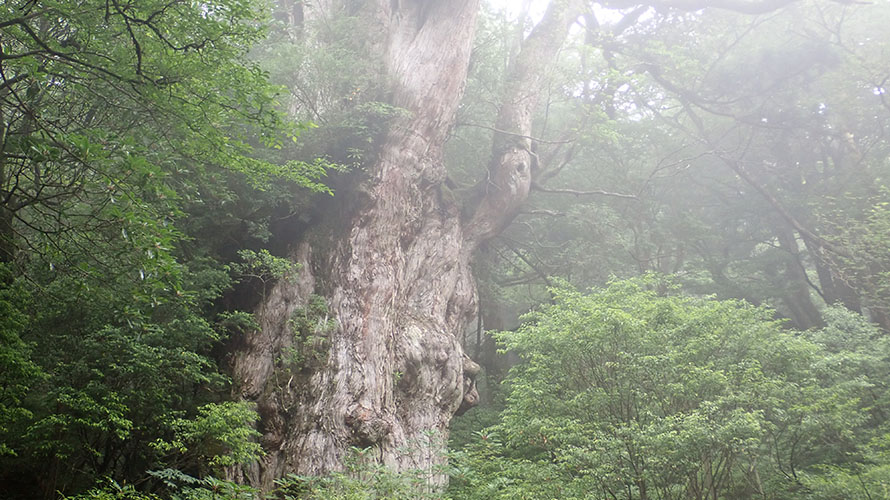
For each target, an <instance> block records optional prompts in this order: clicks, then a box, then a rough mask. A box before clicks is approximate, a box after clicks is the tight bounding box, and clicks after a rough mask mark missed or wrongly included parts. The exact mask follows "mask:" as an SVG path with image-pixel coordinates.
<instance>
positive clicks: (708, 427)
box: [452, 277, 890, 499]
mask: <svg viewBox="0 0 890 500" xmlns="http://www.w3.org/2000/svg"><path fill="white" fill-rule="evenodd" d="M658 290H663V291H664V290H670V287H666V286H665V284H664V283H663V282H661V281H659V280H656V279H654V278H648V277H647V278H641V279H637V280H631V281H625V282H613V283H611V284H610V285H609V286H608V287H607V288H605V289H602V290H596V291H594V292H592V293H591V294H589V295H583V294H581V293H579V292H577V291H574V290H572V289H567V288H559V289H553V290H552V293H553V297H554V302H553V303H552V304H551V305H547V306H544V307H543V308H542V309H541V310H540V311H539V312H535V313H531V314H529V315H528V316H526V317H525V323H524V324H523V326H522V327H520V328H519V330H517V331H516V332H504V333H501V334H499V339H500V340H501V341H502V342H503V345H504V347H505V349H508V350H510V351H511V352H515V353H516V354H518V355H519V356H520V358H521V359H522V361H521V362H520V363H519V364H518V365H516V366H515V367H514V368H513V369H511V371H510V375H509V377H508V379H507V382H506V383H507V387H508V396H507V402H506V409H505V410H504V411H503V413H502V415H501V419H500V422H499V423H498V424H496V425H494V426H492V427H490V428H488V429H486V430H483V431H482V432H481V433H480V434H478V435H477V436H476V439H475V442H473V443H470V444H469V445H467V447H466V449H467V450H468V455H467V456H466V457H464V459H463V464H460V463H459V464H458V465H457V469H458V470H462V471H463V472H462V473H461V474H460V475H457V476H454V477H453V481H452V492H453V494H454V496H455V497H456V498H627V499H634V498H644V497H645V498H665V499H666V498H678V497H682V498H777V499H778V498H782V499H787V498H796V497H797V496H796V495H804V496H805V495H807V494H808V493H807V492H809V491H811V490H813V491H815V490H816V489H818V488H817V485H822V486H819V488H822V489H825V488H824V486H825V484H828V482H829V479H828V477H827V476H824V475H823V474H824V473H825V471H829V473H831V474H835V475H837V474H838V471H845V472H846V473H848V474H855V471H856V470H858V469H857V468H859V467H863V466H866V465H868V464H874V466H869V470H870V471H873V473H874V476H875V477H878V476H880V474H881V470H883V469H882V468H883V467H884V463H886V462H881V461H880V460H875V459H874V458H872V459H866V458H865V455H863V454H864V453H866V452H867V448H868V446H866V445H867V444H868V442H869V440H870V439H871V438H870V436H874V437H875V438H880V437H881V436H882V434H881V433H880V432H878V433H877V434H876V431H875V429H878V428H879V427H880V426H881V425H883V422H884V417H883V415H884V412H885V411H886V410H887V409H888V406H887V404H888V401H887V400H886V399H885V398H886V397H887V395H888V391H887V387H886V384H885V382H884V380H886V375H885V374H886V371H887V370H888V368H890V367H888V364H887V361H886V359H887V357H886V356H887V353H888V351H887V347H888V343H887V341H886V340H885V339H884V338H883V337H881V336H879V335H878V334H877V333H878V332H877V331H876V330H875V328H874V327H873V326H871V325H869V324H868V323H867V322H864V321H863V320H862V319H861V318H860V319H857V317H856V316H855V315H852V314H851V313H848V312H843V311H836V312H834V313H832V315H830V318H831V320H832V324H831V326H829V327H828V328H826V329H824V330H822V331H819V332H814V333H813V334H812V335H811V336H809V337H805V336H802V335H800V334H797V333H795V332H790V331H785V330H782V329H781V328H780V327H779V325H778V323H776V322H775V321H773V320H772V319H770V312H769V311H767V310H764V309H759V308H753V307H751V306H748V305H745V304H744V303H741V302H736V301H716V300H708V299H698V298H689V297H683V296H679V295H675V292H673V291H672V292H670V293H669V294H668V295H664V294H660V293H658ZM851 484H852V483H851ZM870 486H871V487H872V488H878V487H879V486H880V483H877V482H874V483H871V485H870ZM826 491H827V490H826ZM875 491H877V490H875ZM807 498H809V497H807ZM826 498H829V497H826Z"/></svg>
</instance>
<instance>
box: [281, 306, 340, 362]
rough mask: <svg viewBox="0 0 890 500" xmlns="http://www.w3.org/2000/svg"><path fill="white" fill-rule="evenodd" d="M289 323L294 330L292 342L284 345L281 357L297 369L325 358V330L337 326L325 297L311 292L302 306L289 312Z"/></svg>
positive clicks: (326, 333)
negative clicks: (292, 343) (291, 344)
mask: <svg viewBox="0 0 890 500" xmlns="http://www.w3.org/2000/svg"><path fill="white" fill-rule="evenodd" d="M288 326H289V327H290V330H291V332H293V334H294V339H293V340H294V345H293V346H291V347H288V348H285V349H284V356H283V357H282V361H284V362H285V363H287V364H288V365H289V367H290V368H296V369H298V370H299V369H303V368H307V367H308V365H309V364H315V363H318V362H321V361H323V360H324V358H325V357H326V356H327V352H328V345H329V341H328V338H327V337H328V334H330V332H331V331H332V330H333V329H334V328H336V326H337V322H336V320H335V319H334V318H333V317H331V315H330V311H329V310H328V304H327V301H326V300H325V298H324V297H322V296H320V295H311V296H310V297H309V301H308V303H307V304H306V305H305V306H304V307H299V308H297V309H294V312H292V313H291V315H290V319H289V320H288Z"/></svg>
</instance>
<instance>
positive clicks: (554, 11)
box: [464, 0, 584, 251]
mask: <svg viewBox="0 0 890 500" xmlns="http://www.w3.org/2000/svg"><path fill="white" fill-rule="evenodd" d="M583 11H584V6H583V5H581V3H580V2H579V1H577V0H568V1H556V2H551V3H550V5H549V7H548V8H547V11H546V12H545V14H544V17H543V18H542V19H541V21H540V22H539V23H538V25H537V26H535V28H534V29H533V30H532V32H531V34H529V36H528V38H526V39H525V41H524V43H523V44H522V49H521V51H520V52H519V54H518V55H517V56H516V58H515V59H514V60H513V61H512V63H511V65H510V68H509V69H508V80H507V81H508V83H507V86H506V90H505V92H504V100H503V105H502V106H501V108H500V110H499V112H498V117H497V120H496V122H495V125H494V127H492V128H493V129H494V130H496V133H495V137H494V140H493V141H492V151H491V159H490V161H489V167H488V175H487V177H486V178H485V179H484V180H483V181H482V182H481V183H480V184H479V186H477V189H478V193H477V196H478V197H477V199H476V201H477V203H476V206H475V207H474V210H473V211H472V216H471V218H470V220H469V221H468V222H467V224H466V225H465V226H464V238H465V240H466V241H467V249H468V250H469V251H472V249H474V248H475V247H476V246H477V245H478V244H479V243H480V242H482V241H484V240H487V239H489V238H491V237H493V236H495V235H497V234H498V233H500V232H501V231H502V230H503V229H504V228H505V227H506V226H507V225H508V224H509V223H510V222H511V221H512V220H513V218H514V217H516V214H517V213H519V209H520V207H521V206H522V204H523V203H524V202H525V200H526V199H527V198H528V193H529V190H530V188H531V182H532V167H533V163H534V161H535V160H536V157H535V155H534V153H533V152H532V140H534V138H533V137H532V134H531V131H532V115H533V113H534V111H535V108H536V106H537V104H538V101H539V99H540V97H541V93H542V92H543V89H544V84H545V82H546V78H547V76H548V71H547V69H548V68H549V67H550V65H552V64H553V63H554V61H555V60H556V58H557V55H558V54H559V50H560V48H561V47H562V44H563V42H564V41H565V39H566V37H567V36H568V33H569V28H570V27H571V25H572V24H573V23H574V22H575V20H576V19H577V18H578V16H580V15H581V14H582V13H583Z"/></svg>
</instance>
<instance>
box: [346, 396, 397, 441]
mask: <svg viewBox="0 0 890 500" xmlns="http://www.w3.org/2000/svg"><path fill="white" fill-rule="evenodd" d="M344 421H345V422H346V426H347V428H349V429H350V430H351V431H352V440H353V442H354V443H355V444H356V445H358V446H360V447H368V446H373V445H375V444H377V443H379V442H381V441H383V438H385V437H386V436H387V435H388V434H389V433H390V431H391V430H392V423H391V422H390V421H388V420H387V419H385V418H383V417H382V416H380V415H379V414H378V413H377V412H375V411H373V410H371V409H368V408H364V407H361V406H357V407H354V408H352V409H351V410H350V411H349V412H347V413H346V416H345V417H344Z"/></svg>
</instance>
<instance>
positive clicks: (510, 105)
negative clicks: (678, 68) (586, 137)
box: [232, 0, 574, 490]
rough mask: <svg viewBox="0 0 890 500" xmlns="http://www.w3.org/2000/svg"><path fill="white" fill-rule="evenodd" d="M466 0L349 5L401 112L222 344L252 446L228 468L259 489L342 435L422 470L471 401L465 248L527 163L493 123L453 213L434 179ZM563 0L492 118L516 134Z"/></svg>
mask: <svg viewBox="0 0 890 500" xmlns="http://www.w3.org/2000/svg"><path fill="white" fill-rule="evenodd" d="M478 3H479V2H478V0H439V1H436V2H432V1H420V0H413V1H411V0H402V1H390V0H385V1H384V0H377V1H376V2H369V3H366V4H365V5H364V7H363V9H365V10H364V11H363V15H364V16H366V17H367V19H368V20H369V21H370V22H371V23H372V25H373V26H374V28H373V29H374V30H377V31H378V32H379V34H380V36H379V37H377V38H376V40H375V41H374V42H373V43H375V44H376V45H377V46H376V47H374V48H375V50H376V51H378V52H379V54H380V55H381V58H382V60H383V61H384V63H385V71H386V74H387V77H388V79H389V82H390V84H389V85H390V87H389V88H390V92H391V104H393V105H394V106H397V107H399V108H402V109H404V110H407V113H406V116H404V117H401V118H397V119H396V120H395V122H394V123H393V124H392V125H391V126H390V129H389V131H388V132H387V134H386V136H385V138H384V139H383V140H382V143H381V145H380V147H379V148H378V150H377V151H376V157H375V160H374V161H373V163H372V165H371V166H370V167H369V169H368V172H367V174H368V179H367V180H366V181H365V182H363V183H361V185H359V186H358V188H356V189H354V190H352V191H351V192H348V193H343V192H340V193H338V200H339V203H338V204H337V206H336V210H335V211H334V213H332V214H330V218H329V220H327V221H326V222H325V223H323V224H321V225H319V226H318V227H315V228H313V230H311V231H310V235H309V236H307V237H306V239H305V241H303V242H302V243H301V244H300V245H299V246H298V247H297V248H296V250H295V251H294V253H293V258H294V260H295V261H297V262H299V263H300V264H301V266H302V267H301V271H300V273H299V276H298V277H296V278H295V279H292V280H282V281H281V282H280V283H278V284H277V285H276V286H275V287H274V289H273V290H271V292H270V293H269V294H268V296H267V297H266V298H265V300H264V302H263V304H262V305H261V307H260V308H259V310H258V312H257V315H258V318H259V322H260V325H261V328H260V330H259V331H256V332H253V333H252V334H250V335H248V336H247V337H246V338H245V339H244V342H243V345H242V346H241V348H240V349H239V350H238V352H236V353H235V358H234V377H235V379H236V382H237V384H238V388H239V389H238V390H239V391H240V397H242V398H244V399H247V400H250V401H255V402H256V403H257V405H258V410H259V412H260V416H261V421H260V428H259V430H260V431H261V432H262V444H263V447H264V449H265V450H266V453H267V455H266V456H265V457H264V458H263V459H262V460H261V461H260V463H257V464H255V465H254V466H252V467H249V468H247V469H243V470H237V471H232V474H233V476H234V477H235V478H236V479H240V480H244V481H247V482H250V483H251V484H254V485H256V486H259V487H261V488H263V489H266V490H268V489H270V488H271V487H272V482H273V480H274V479H275V478H278V477H280V476H282V475H283V474H285V473H289V472H295V473H298V474H321V473H325V472H328V471H331V470H337V469H339V468H341V466H342V461H343V458H344V454H345V453H347V451H348V449H349V447H351V446H360V447H372V449H373V450H374V458H375V459H376V460H377V461H379V462H381V463H384V464H386V465H388V466H391V467H392V468H393V469H395V470H407V469H421V470H433V466H435V465H437V464H439V463H441V462H442V461H444V458H443V457H442V455H441V454H440V453H438V449H437V448H438V446H439V444H440V443H441V442H443V440H444V439H445V437H446V435H447V428H448V424H449V422H450V420H451V418H452V416H453V415H454V414H455V413H456V412H458V411H460V410H461V409H465V408H468V407H469V406H472V405H473V404H475V402H476V400H477V398H478V394H477V393H476V390H475V385H474V381H473V378H474V375H475V373H476V372H477V371H478V366H477V365H476V364H475V363H473V362H472V361H471V360H470V359H469V358H468V357H467V356H466V355H465V354H464V352H463V350H462V348H461V345H460V341H459V339H460V335H459V334H460V333H461V331H462V330H463V329H464V328H465V327H466V326H467V325H468V324H469V323H470V322H471V321H472V320H473V318H474V315H475V314H476V290H475V284H474V281H473V277H472V275H471V272H470V260H471V257H472V254H473V252H474V250H475V249H476V248H477V246H478V244H479V243H480V242H482V241H484V240H485V239H487V238H490V237H492V236H494V235H495V234H497V232H498V231H499V230H500V229H502V228H503V227H504V226H505V225H506V224H507V223H508V222H509V221H510V220H511V219H512V218H513V217H514V216H515V214H516V211H517V209H518V207H519V205H520V204H521V203H522V202H523V201H524V200H525V198H526V197H527V195H528V186H529V184H530V173H529V170H530V166H531V156H530V147H529V146H530V145H529V144H528V143H527V141H525V140H521V141H518V142H517V141H514V140H512V139H513V136H511V135H509V134H508V135H505V136H503V137H500V138H499V140H498V142H497V143H496V144H495V145H494V147H493V154H492V160H491V162H490V178H491V180H492V182H491V183H490V185H488V187H487V188H486V189H485V190H484V192H483V194H482V197H481V199H479V200H478V204H477V206H476V209H475V214H474V215H472V216H470V217H469V219H468V220H461V213H462V210H461V207H460V206H458V204H457V202H456V201H455V200H454V199H453V198H452V197H450V196H447V195H446V192H447V191H445V190H443V188H442V184H443V183H444V181H445V169H444V163H443V158H442V155H443V145H444V143H445V141H446V138H447V134H448V131H449V129H450V127H451V125H452V121H453V118H454V114H455V111H456V109H457V106H458V103H459V100H460V98H461V95H462V91H463V86H464V83H465V79H466V73H467V66H468V62H469V57H470V50H471V47H472V41H473V32H474V27H475V23H476V13H477V10H478V7H479V5H478ZM325 5H327V4H325ZM569 5H570V4H569V3H568V2H561V1H557V2H554V6H553V7H551V9H550V11H549V12H548V14H547V15H546V16H545V19H544V20H543V21H542V22H541V24H540V26H538V27H537V28H536V29H535V30H534V32H533V33H532V35H531V36H530V37H529V39H528V40H527V41H526V46H524V47H523V49H522V52H521V53H520V54H519V55H518V56H517V58H516V62H515V64H514V69H513V72H512V75H513V78H514V83H513V85H511V86H510V88H509V93H508V95H507V99H506V100H505V104H504V109H502V111H501V115H500V117H499V119H498V124H497V125H498V126H499V127H503V130H508V131H509V132H512V133H516V134H521V135H530V132H531V114H532V111H533V109H534V106H535V105H536V102H537V95H538V93H539V90H540V85H541V78H542V76H541V75H542V74H543V73H544V72H545V71H546V69H547V66H546V64H542V63H541V61H552V60H553V59H555V56H556V51H557V50H558V48H559V46H560V45H561V43H562V40H563V39H564V38H565V36H566V34H567V33H568V27H569V25H570V22H571V19H572V15H573V12H574V10H573V8H571V7H570V6H569ZM572 5H573V4H572ZM308 15H310V13H307V16H308ZM313 294H316V295H320V296H323V297H324V298H325V300H326V302H327V304H328V307H329V311H330V312H329V314H330V317H329V318H321V317H318V318H316V317H313V318H311V319H310V322H311V321H317V323H318V325H319V328H311V329H310V330H312V331H309V332H307V331H306V328H305V324H304V323H305V322H306V314H305V307H306V304H307V303H308V302H309V301H310V296H311V295H313ZM315 314H316V315H319V316H320V315H321V314H320V313H318V311H316V313H315ZM295 316H296V317H298V318H302V319H301V321H302V323H301V324H303V329H302V330H299V329H298V328H295V326H296V325H297V323H296V322H295V321H293V318H294V317H295ZM331 322H333V324H334V326H333V328H331V329H326V328H324V325H328V324H329V323H331ZM295 330H299V331H295ZM295 359H296V360H298V362H297V361H294V360H295ZM435 441H438V443H437V442H435ZM431 479H432V481H433V482H434V483H435V482H441V481H444V478H442V477H439V476H437V475H435V474H433V477H432V478H431Z"/></svg>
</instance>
